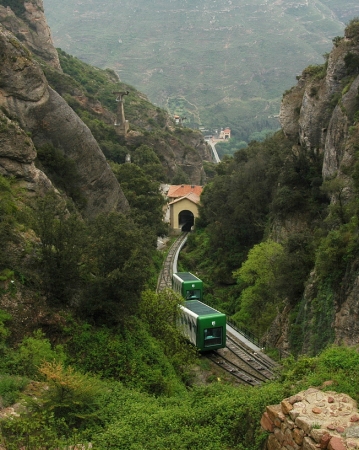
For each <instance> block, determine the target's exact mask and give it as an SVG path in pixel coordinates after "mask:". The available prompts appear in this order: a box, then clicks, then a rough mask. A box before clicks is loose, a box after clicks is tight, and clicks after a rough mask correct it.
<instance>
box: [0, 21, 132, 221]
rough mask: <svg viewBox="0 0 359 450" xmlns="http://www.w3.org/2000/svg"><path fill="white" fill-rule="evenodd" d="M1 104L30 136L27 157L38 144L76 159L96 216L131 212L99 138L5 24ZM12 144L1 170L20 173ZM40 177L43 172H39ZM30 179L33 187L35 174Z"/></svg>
mask: <svg viewBox="0 0 359 450" xmlns="http://www.w3.org/2000/svg"><path fill="white" fill-rule="evenodd" d="M0 55H1V56H0V58H1V78H0V107H1V109H2V110H3V111H4V113H5V115H6V116H7V117H8V118H11V120H13V121H14V120H16V121H17V122H18V124H19V127H20V128H21V130H23V132H24V133H25V134H26V133H28V134H29V135H31V138H30V137H28V138H27V141H28V142H29V145H28V154H27V155H26V156H25V155H24V153H25V151H24V150H26V148H25V149H24V148H23V149H22V157H23V158H26V159H27V161H28V162H27V164H29V165H30V166H31V165H32V164H33V161H34V159H35V156H36V154H35V152H34V145H33V144H35V145H36V146H39V145H42V144H45V143H50V144H52V145H53V146H54V147H55V148H57V149H60V150H61V151H62V152H63V153H64V154H65V155H66V156H67V157H68V158H70V159H72V160H73V161H75V163H76V169H77V172H78V175H79V183H78V187H79V189H80V191H81V194H82V196H83V197H84V198H85V199H86V200H87V203H86V206H85V209H84V211H83V212H84V215H85V216H87V217H94V216H96V215H97V214H99V213H101V212H108V211H111V210H119V211H123V212H124V211H127V210H128V203H127V200H126V198H125V196H124V194H123V192H122V190H121V187H120V186H119V184H118V182H117V180H116V178H115V176H114V174H113V173H112V171H111V169H110V167H109V166H108V164H107V162H106V159H105V157H104V155H103V153H102V152H101V150H100V148H99V146H98V144H97V142H96V140H95V139H94V137H93V136H92V134H91V132H90V130H89V129H88V127H87V126H86V125H85V124H84V123H83V122H82V121H81V120H80V118H79V117H78V116H77V115H76V114H75V113H74V111H73V110H72V109H71V108H70V107H69V106H68V104H67V103H66V102H65V100H63V98H62V97H61V96H60V95H59V94H57V93H56V92H55V91H53V90H52V89H51V88H50V87H49V86H48V83H47V81H46V78H45V76H44V74H43V72H42V70H41V67H40V65H39V64H38V63H37V62H36V61H35V60H34V58H33V57H32V56H31V53H30V52H29V51H28V49H27V48H25V47H24V46H23V45H22V44H21V43H20V42H19V40H18V39H16V38H15V36H14V35H13V34H12V33H10V32H9V31H7V30H4V29H3V28H0ZM17 151H18V150H17V149H16V148H14V150H13V154H12V153H11V151H10V146H8V150H7V153H6V160H5V159H4V158H3V159H2V163H1V164H2V169H1V170H2V172H3V173H7V174H9V175H10V174H12V175H14V174H16V175H17V176H18V177H21V171H20V170H15V162H14V161H16V152H17ZM35 173H36V174H37V176H39V172H38V171H36V172H34V174H35ZM30 174H31V171H27V178H26V179H27V182H28V183H31V184H32V186H33V188H34V186H35V185H36V179H35V178H36V177H33V179H32V180H30Z"/></svg>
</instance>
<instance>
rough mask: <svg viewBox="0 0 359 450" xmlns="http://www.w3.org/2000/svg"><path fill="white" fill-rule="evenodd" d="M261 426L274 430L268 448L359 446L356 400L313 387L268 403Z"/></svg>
mask: <svg viewBox="0 0 359 450" xmlns="http://www.w3.org/2000/svg"><path fill="white" fill-rule="evenodd" d="M261 426H262V428H263V429H264V430H265V431H267V432H269V433H270V434H269V437H268V439H267V442H266V446H265V449H266V450H289V449H290V450H292V449H293V450H316V449H318V448H320V449H328V450H345V449H358V448H359V412H358V409H357V405H356V402H355V401H354V400H353V399H351V398H350V397H349V396H347V395H345V394H338V393H336V392H332V391H327V392H323V391H321V390H319V389H314V388H310V389H307V390H306V391H302V392H300V393H299V394H297V395H294V396H293V397H290V398H287V399H285V400H283V401H282V402H281V404H280V405H271V406H267V407H266V411H265V413H264V414H263V416H262V420H261Z"/></svg>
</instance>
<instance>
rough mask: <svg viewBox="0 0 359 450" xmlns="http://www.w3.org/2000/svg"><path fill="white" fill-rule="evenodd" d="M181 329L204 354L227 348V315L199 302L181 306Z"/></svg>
mask: <svg viewBox="0 0 359 450" xmlns="http://www.w3.org/2000/svg"><path fill="white" fill-rule="evenodd" d="M179 327H180V328H181V331H182V333H183V335H184V336H185V337H186V338H187V339H188V340H189V341H190V342H191V343H192V344H193V345H195V346H196V347H197V348H198V350H200V351H202V352H205V351H210V350H216V349H218V348H224V347H225V346H226V315H225V314H223V313H220V312H219V311H217V310H215V309H213V308H211V307H210V306H208V305H205V304H204V303H202V302H200V301H198V300H188V301H186V302H185V304H184V306H181V316H180V319H179Z"/></svg>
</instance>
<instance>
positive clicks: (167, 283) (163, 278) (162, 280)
mask: <svg viewBox="0 0 359 450" xmlns="http://www.w3.org/2000/svg"><path fill="white" fill-rule="evenodd" d="M187 234H188V233H182V234H181V235H180V236H179V238H177V239H176V240H175V241H174V242H173V244H172V245H171V247H170V249H169V251H168V254H167V257H166V260H165V261H164V263H163V266H162V270H161V272H160V275H159V277H158V283H157V292H160V291H162V290H163V289H165V288H170V287H171V286H172V274H173V266H174V264H176V261H177V258H178V254H179V250H180V249H181V248H182V246H183V245H184V243H185V242H186V239H187ZM175 271H177V268H176V269H175Z"/></svg>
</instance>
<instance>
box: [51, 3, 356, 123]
mask: <svg viewBox="0 0 359 450" xmlns="http://www.w3.org/2000/svg"><path fill="white" fill-rule="evenodd" d="M342 3H344V5H342ZM44 4H45V13H46V15H47V18H48V21H49V24H50V26H51V28H52V31H53V35H54V39H55V43H56V45H57V46H59V47H61V48H63V49H64V50H66V51H69V52H70V53H72V54H74V55H76V56H79V57H80V58H81V59H84V60H85V61H87V62H90V63H91V64H94V65H96V66H99V67H111V68H113V69H115V70H116V71H118V73H119V74H120V76H121V79H122V80H123V81H125V82H128V83H131V84H132V85H134V86H136V88H138V89H139V90H141V91H143V92H145V93H146V94H148V95H149V97H150V99H151V100H152V101H153V102H155V103H158V104H160V105H166V106H168V107H170V109H171V110H172V111H173V112H177V113H180V114H182V113H184V114H186V115H187V117H190V118H191V120H192V121H193V122H203V124H204V125H207V126H211V125H213V126H217V127H218V126H224V125H230V126H231V127H232V128H233V129H237V130H238V131H239V130H240V129H241V127H242V128H246V127H248V125H247V123H248V121H250V122H257V123H259V122H260V123H261V125H262V126H263V121H268V116H270V115H273V114H276V113H277V112H278V109H279V100H280V96H281V94H282V92H283V90H284V89H286V88H288V87H290V86H291V85H292V84H293V82H294V80H293V75H294V74H295V73H297V72H300V71H301V69H302V68H303V67H306V66H307V65H308V64H315V63H321V62H322V57H321V55H322V54H323V53H324V52H327V51H329V50H330V48H331V39H332V37H333V36H335V35H338V34H342V32H343V28H344V24H343V22H341V19H342V17H341V15H340V14H342V15H344V16H345V14H350V13H353V14H354V13H355V12H356V10H355V8H356V3H355V1H354V0H347V1H345V2H342V1H336V2H335V1H334V0H325V1H316V2H314V3H313V2H311V3H310V4H309V5H308V6H305V5H298V4H297V3H294V2H291V1H288V0H287V1H285V2H282V3H281V4H280V5H277V4H273V2H270V3H267V4H265V3H264V2H262V1H260V0H253V1H252V2H245V1H244V0H235V1H232V2H228V1H227V0H218V1H216V2H214V1H212V2H208V1H204V0H200V1H196V2H191V1H187V0H176V1H165V0H156V2H155V3H153V2H150V3H149V2H146V1H144V0H140V1H138V2H137V6H132V3H131V2H129V1H124V2H121V3H119V2H109V1H108V0H104V1H103V2H100V3H99V2H95V1H87V2H82V3H80V2H78V3H75V4H73V2H71V1H70V0H64V1H63V2H61V4H59V3H58V2H55V1H54V0H45V2H44ZM333 10H335V12H334V13H333ZM344 20H345V17H344ZM269 122H270V123H271V125H272V126H276V121H275V120H273V119H271V120H269ZM252 131H253V130H252Z"/></svg>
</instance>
